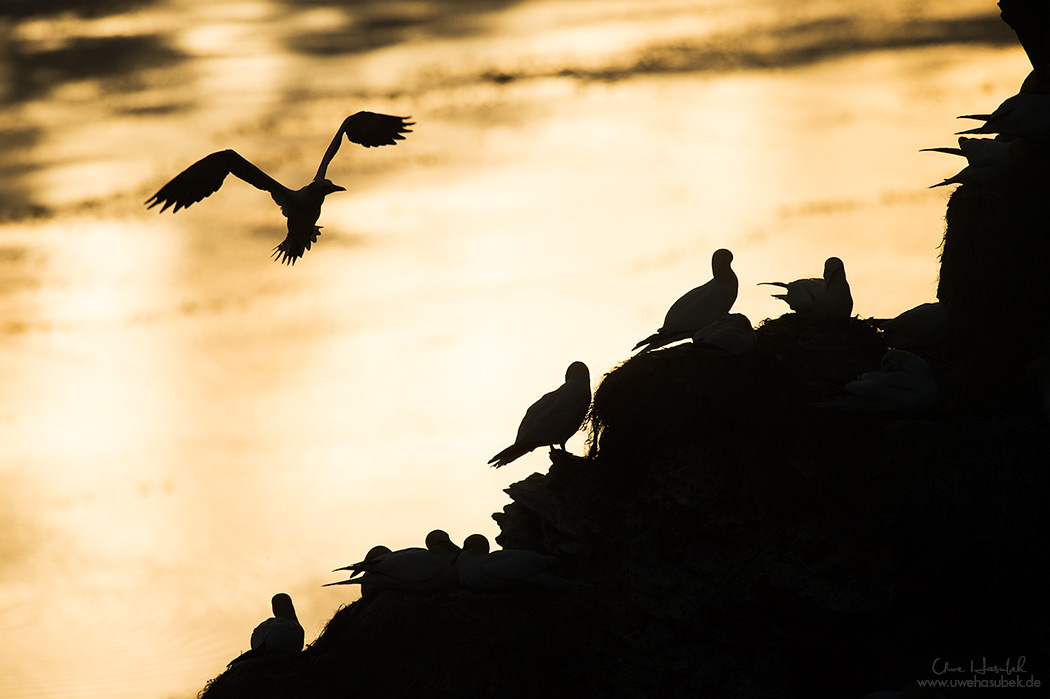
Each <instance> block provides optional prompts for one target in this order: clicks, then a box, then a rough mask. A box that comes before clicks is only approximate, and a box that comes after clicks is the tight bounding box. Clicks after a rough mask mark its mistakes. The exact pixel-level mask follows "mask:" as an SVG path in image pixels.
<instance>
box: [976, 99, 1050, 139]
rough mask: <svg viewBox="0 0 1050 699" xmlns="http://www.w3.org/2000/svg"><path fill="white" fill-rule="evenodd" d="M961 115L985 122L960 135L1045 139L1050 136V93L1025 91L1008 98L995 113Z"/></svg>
mask: <svg viewBox="0 0 1050 699" xmlns="http://www.w3.org/2000/svg"><path fill="white" fill-rule="evenodd" d="M959 118H960V119H977V120H978V121H983V122H984V123H983V124H981V125H980V126H978V127H976V128H973V129H968V130H966V131H959V132H958V133H959V134H999V135H1000V137H1001V138H1002V140H1005V141H1011V140H1013V139H1015V138H1024V139H1026V140H1029V141H1045V140H1047V139H1050V95H1048V94H1045V93H1038V92H1021V93H1018V94H1016V95H1014V96H1013V97H1008V98H1007V99H1006V100H1004V101H1003V103H1002V104H1000V105H999V106H998V107H996V109H995V111H994V112H992V113H991V114H963V115H962V116H960V117H959Z"/></svg>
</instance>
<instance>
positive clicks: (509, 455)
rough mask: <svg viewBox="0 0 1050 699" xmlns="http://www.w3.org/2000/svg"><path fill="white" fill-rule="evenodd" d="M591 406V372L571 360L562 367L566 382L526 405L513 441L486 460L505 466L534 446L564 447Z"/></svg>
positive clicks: (495, 466) (582, 364)
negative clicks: (564, 367)
mask: <svg viewBox="0 0 1050 699" xmlns="http://www.w3.org/2000/svg"><path fill="white" fill-rule="evenodd" d="M590 407H591V372H590V371H589V370H588V369H587V365H586V364H584V363H583V362H573V363H572V364H570V365H569V368H568V369H566V370H565V383H563V384H562V385H561V386H559V387H558V388H556V389H555V390H553V391H551V392H550V393H546V394H544V395H543V396H542V397H541V398H540V399H539V400H538V401H536V402H535V403H533V404H532V405H531V406H529V409H528V410H526V411H525V417H523V418H522V419H521V424H520V425H518V434H517V436H516V437H515V438H514V444H511V445H510V446H509V447H507V448H506V449H504V450H503V451H501V452H500V453H498V454H496V455H495V456H493V457H492V458H491V459H489V463H490V464H492V465H493V467H494V468H499V467H500V466H506V465H507V464H509V463H510V462H511V461H514V459H517V458H518V457H519V456H524V455H525V454H528V453H529V452H530V451H532V450H533V449H536V448H537V447H544V446H551V447H552V448H553V446H554V445H555V444H557V445H559V446H561V448H562V449H563V450H564V449H565V443H566V442H568V441H569V438H570V437H572V436H573V435H574V434H576V432H577V431H578V430H579V429H580V425H582V424H583V420H584V418H586V417H587V409H588V408H590Z"/></svg>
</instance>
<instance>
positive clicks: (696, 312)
mask: <svg viewBox="0 0 1050 699" xmlns="http://www.w3.org/2000/svg"><path fill="white" fill-rule="evenodd" d="M732 262H733V253H731V252H730V251H728V250H725V249H720V250H715V252H714V254H713V255H712V256H711V272H712V276H713V279H711V281H709V282H707V283H706V284H703V285H702V286H698V287H696V288H695V289H692V290H691V291H689V292H687V293H686V294H685V295H684V296H682V297H681V298H680V299H678V300H677V301H675V302H674V303H673V304H671V308H670V309H668V311H667V315H665V316H664V324H663V325H662V326H660V329H659V330H657V331H656V332H655V333H653V334H652V335H650V336H649V337H647V338H645V339H644V340H642V341H641V342H639V343H638V344H637V345H635V346H634V349H638V348H639V347H641V348H642V352H648V351H649V350H651V349H656V348H657V347H663V346H664V345H667V344H670V343H672V342H677V341H678V340H685V339H686V338H690V337H692V336H693V335H694V334H695V333H696V332H697V331H698V330H700V329H701V328H704V327H706V326H708V325H710V324H711V323H713V322H715V321H716V320H718V319H719V318H721V317H722V316H724V315H725V314H726V313H729V309H730V308H732V307H733V303H735V302H736V294H737V290H738V288H739V282H738V281H737V278H736V273H735V272H733V268H732V266H731V265H732Z"/></svg>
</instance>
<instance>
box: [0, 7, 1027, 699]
mask: <svg viewBox="0 0 1050 699" xmlns="http://www.w3.org/2000/svg"><path fill="white" fill-rule="evenodd" d="M904 5H906V4H902V5H901V7H903V6H904ZM391 7H392V8H393V9H391V10H390V11H391V12H398V13H401V14H400V15H399V16H400V19H401V21H402V22H403V23H408V22H409V20H412V19H413V17H416V15H420V17H422V18H420V17H416V19H415V20H413V21H416V22H417V24H411V23H409V24H408V25H407V26H411V27H414V29H412V30H411V31H407V30H406V33H405V34H404V36H401V40H400V41H397V42H394V43H390V44H389V45H382V44H377V45H376V46H375V48H373V49H372V50H367V51H358V52H340V51H336V50H332V49H331V47H332V46H334V45H338V41H339V37H340V33H347V34H348V35H349V36H353V37H358V38H359V36H358V34H354V32H358V31H360V29H359V27H360V26H362V23H365V22H366V21H367V20H369V17H368V16H367V13H366V12H365V10H360V11H358V12H356V13H355V12H354V11H340V10H336V9H332V8H327V9H323V8H316V9H312V10H309V11H300V10H298V9H296V8H295V5H283V4H280V3H273V2H240V3H222V4H212V3H206V2H201V3H196V2H189V1H188V0H179V1H172V2H161V3H156V4H153V5H150V6H147V7H145V8H144V9H142V10H141V11H140V12H139V13H138V14H134V15H131V14H129V15H120V16H117V17H108V18H102V19H98V20H92V21H78V22H72V23H71V21H69V20H67V19H63V18H58V19H36V20H32V21H29V22H25V23H22V24H21V25H16V26H15V29H13V30H12V29H10V28H9V29H8V30H9V31H13V32H14V33H15V34H14V35H15V36H16V37H17V38H19V40H20V41H22V42H23V45H25V46H29V47H35V50H40V51H43V50H44V48H45V47H48V46H52V47H53V46H63V45H66V44H68V43H69V42H71V41H74V40H75V39H76V38H77V37H82V36H102V37H105V36H113V35H121V34H132V35H134V34H144V35H145V34H150V33H158V34H160V35H162V36H163V37H165V38H166V39H167V41H168V45H169V46H171V47H175V49H177V50H178V51H180V52H183V53H184V54H185V55H186V56H188V58H186V59H184V60H182V61H178V62H175V63H166V62H164V61H160V60H158V61H154V62H150V61H145V62H144V63H143V65H142V66H141V67H139V68H136V69H135V70H132V71H130V72H128V73H126V74H123V75H122V77H121V78H120V79H119V80H117V79H113V80H106V79H93V78H79V79H69V80H64V81H59V82H56V83H55V84H52V85H50V86H49V87H48V89H43V90H40V91H39V93H38V94H35V95H34V94H30V95H28V96H25V97H23V98H20V99H18V100H12V101H11V102H10V104H9V105H8V107H7V108H6V109H5V110H4V112H3V114H2V116H0V132H2V133H3V134H4V141H3V143H5V144H6V143H9V142H10V143H12V144H13V145H12V146H11V147H10V149H9V155H10V156H11V157H10V159H9V162H10V163H11V165H10V167H9V168H8V169H7V170H5V171H4V172H3V173H2V174H0V177H2V178H3V182H4V184H5V190H6V192H7V195H6V198H5V199H4V206H5V208H6V209H7V211H6V212H5V213H6V215H7V218H6V219H5V222H4V223H3V224H0V236H2V237H0V268H2V270H3V274H2V277H0V292H2V293H0V309H2V312H3V316H2V318H0V329H2V331H3V336H2V340H0V385H2V387H3V391H4V396H5V401H4V403H3V405H2V407H0V443H2V444H3V445H4V447H3V449H4V458H3V460H2V462H0V484H2V485H3V487H2V488H0V637H3V638H5V639H9V642H8V643H6V644H4V646H3V648H0V668H3V671H0V696H3V697H10V698H18V699H22V698H29V697H34V698H36V697H40V698H51V697H56V698H57V697H85V698H87V699H94V698H95V697H99V698H101V697H106V698H107V699H122V698H123V697H128V698H130V697H136V698H137V699H150V698H151V697H173V696H174V697H185V696H192V695H193V694H194V693H195V692H196V691H197V690H198V689H199V688H200V687H201V686H202V685H203V684H204V682H205V681H206V680H207V679H208V678H210V677H212V676H214V675H215V674H217V673H218V672H219V671H220V670H221V669H222V667H223V665H224V664H225V662H226V661H227V660H229V659H230V658H232V657H234V656H235V655H236V654H237V653H238V652H239V651H240V650H243V649H244V648H245V647H246V645H247V641H248V635H249V633H250V631H251V628H252V627H253V626H254V624H256V623H257V622H258V621H260V620H261V619H263V618H265V617H266V616H267V615H268V614H269V598H270V596H271V595H272V594H273V593H274V592H276V591H279V590H282V591H286V592H288V593H290V594H291V595H292V597H293V599H294V600H295V603H296V607H297V610H298V612H299V617H300V619H301V620H302V621H303V623H304V626H305V627H306V629H307V639H308V640H310V639H312V638H313V637H315V636H316V634H317V632H318V631H319V630H320V626H321V625H322V624H323V622H324V621H325V620H326V619H328V618H329V617H330V616H331V613H332V612H333V611H334V610H335V609H336V607H337V606H338V605H339V604H341V603H344V602H347V601H349V599H351V595H352V594H353V592H352V591H350V590H347V589H345V588H338V587H337V588H324V589H322V588H321V585H322V584H323V583H325V582H330V581H332V580H334V579H337V577H336V575H335V574H332V573H330V572H329V571H330V570H331V569H332V568H335V567H337V566H339V565H343V564H345V563H348V562H350V561H351V560H356V559H358V558H360V556H361V555H362V554H363V553H364V551H366V550H367V549H368V548H369V547H370V546H371V545H373V544H375V543H380V542H382V543H385V544H387V545H389V546H391V547H400V546H408V545H419V544H420V542H421V541H422V538H423V536H424V534H425V533H426V532H427V531H428V530H430V529H431V528H434V527H441V528H444V529H446V530H447V531H449V532H450V533H451V534H452V536H453V538H454V539H457V540H462V538H464V537H465V536H466V535H468V534H470V533H472V532H476V531H477V532H482V533H485V534H488V535H489V536H493V535H495V534H496V532H497V530H496V527H495V525H494V523H493V522H492V521H491V519H490V518H489V515H490V513H492V512H494V511H498V510H499V509H501V508H502V507H503V505H504V504H505V503H506V501H507V500H506V497H505V496H504V494H503V493H502V492H501V491H502V488H505V487H506V486H507V485H508V484H509V483H511V482H513V481H516V480H519V479H521V478H523V477H525V476H526V475H527V474H529V473H531V472H532V471H533V470H543V469H545V468H546V464H547V459H546V455H545V454H544V453H543V452H542V451H539V452H536V453H533V454H531V455H528V456H526V457H523V458H522V459H521V460H519V461H518V462H515V463H514V464H512V465H510V466H508V467H506V468H504V469H501V470H499V471H494V470H491V469H488V468H487V467H486V466H485V462H486V460H487V459H488V458H489V457H490V456H491V455H492V454H494V453H495V452H497V451H498V450H500V449H501V448H503V447H504V446H506V445H507V444H509V442H510V440H511V439H512V438H513V434H514V431H515V429H516V427H517V423H518V421H519V419H520V418H521V415H522V413H523V411H524V409H525V408H526V407H527V406H528V405H529V404H530V403H531V402H532V401H533V400H535V399H536V398H537V397H538V396H539V395H540V394H541V393H543V392H545V391H548V390H550V389H552V388H554V387H555V386H556V385H558V383H560V381H561V377H562V375H563V373H564V370H565V367H566V366H567V365H568V364H569V363H570V362H571V361H573V360H577V359H578V360H583V361H585V362H587V363H588V365H589V366H590V368H591V372H592V377H593V378H594V379H595V381H596V382H597V379H598V377H600V376H601V375H602V374H603V373H605V372H606V371H608V370H610V369H611V368H613V367H614V366H615V365H616V364H617V363H618V362H620V361H622V360H623V359H625V358H627V357H628V356H629V350H630V348H631V347H632V346H633V345H634V343H635V342H636V341H637V340H639V339H641V338H642V337H644V336H646V335H648V334H649V333H650V332H652V331H653V330H654V329H655V328H656V327H657V326H658V325H659V324H660V321H661V320H662V318H663V314H664V312H665V311H666V309H667V307H668V306H669V305H670V303H671V302H672V301H674V300H675V299H676V298H677V297H678V296H679V295H681V293H683V292H684V291H686V290H688V289H689V288H691V287H693V286H696V285H697V284H699V283H702V282H704V281H706V280H707V279H708V278H709V276H710V254H711V252H712V251H713V250H714V249H715V248H718V247H729V248H731V249H732V250H733V251H734V253H735V255H736V262H735V263H734V267H735V269H736V271H737V274H738V275H739V277H740V279H741V292H740V297H739V300H738V302H737V305H736V310H738V311H741V312H744V313H746V314H747V315H748V316H749V317H750V318H751V319H752V321H753V322H755V323H757V322H759V321H761V320H762V319H763V318H766V317H775V316H777V315H779V314H780V313H782V312H783V311H784V310H785V309H784V308H783V305H782V304H781V303H780V302H778V301H775V300H772V299H771V298H770V297H769V295H768V294H769V292H768V288H765V287H758V286H756V285H755V284H756V283H757V282H759V281H767V280H777V279H788V280H790V279H794V278H797V277H801V276H816V275H818V274H819V273H820V270H821V268H822V265H823V261H824V259H825V258H826V257H828V256H829V255H837V256H839V257H841V258H843V259H844V260H845V263H846V268H847V272H848V274H849V277H850V280H851V283H852V287H853V295H854V299H855V301H856V304H855V311H856V312H857V313H859V314H861V315H862V316H887V315H893V314H896V313H897V312H899V311H901V310H904V309H906V308H909V307H911V306H913V305H916V304H918V303H922V302H925V301H928V300H931V299H932V297H933V294H934V290H935V283H936V274H937V246H938V244H939V242H940V238H941V233H942V218H943V214H944V202H945V197H946V192H945V191H944V190H941V189H938V190H929V189H927V186H928V185H929V184H932V183H933V182H937V181H939V180H941V179H942V178H943V177H945V176H947V175H950V174H952V173H954V172H955V171H956V170H957V169H958V167H959V166H960V165H959V163H957V162H954V160H953V159H952V158H949V157H948V156H944V155H937V154H931V153H919V152H918V150H919V149H920V148H924V147H930V146H938V145H951V144H952V142H953V136H952V135H951V133H952V131H954V130H957V128H958V124H957V122H956V121H955V119H954V116H955V115H956V114H962V113H970V112H974V111H981V110H987V109H989V108H992V107H994V106H995V105H996V104H998V102H999V101H1001V100H1002V99H1003V98H1005V97H1007V96H1009V95H1010V94H1012V93H1013V92H1014V91H1015V90H1016V87H1017V85H1018V84H1019V83H1020V80H1021V79H1022V78H1023V77H1024V74H1025V72H1026V62H1025V58H1024V56H1023V54H1022V53H1021V52H1020V50H1019V49H1016V48H1012V47H1011V48H1003V47H996V46H980V45H977V46H973V45H970V46H963V45H959V44H947V45H943V46H937V45H934V46H926V47H914V48H909V49H897V50H893V51H889V50H877V49H874V48H873V49H871V50H867V51H862V52H845V53H842V54H832V55H830V56H827V57H824V58H823V59H822V60H817V61H814V62H801V63H792V64H791V65H789V66H786V67H780V68H774V69H771V70H759V69H757V68H754V67H751V68H748V67H747V66H746V65H745V66H744V67H742V68H740V67H738V68H737V69H734V70H728V71H724V70H712V69H711V68H710V66H708V65H707V64H706V63H705V64H703V65H702V66H699V67H696V68H695V69H692V68H689V66H688V65H685V66H684V67H679V68H675V69H673V70H672V69H667V67H666V65H665V66H664V68H663V69H660V70H645V69H642V68H640V67H639V65H640V64H639V62H638V56H640V55H641V56H645V55H649V53H652V46H653V45H660V46H665V47H666V45H668V44H671V45H674V44H675V43H676V42H678V43H681V42H682V41H686V40H688V41H691V42H693V43H698V42H699V43H701V44H702V43H703V42H702V41H701V38H702V37H703V36H704V35H705V34H707V33H710V34H711V35H712V36H723V35H724V36H731V35H733V34H734V32H737V33H739V32H741V31H752V30H753V31H754V32H758V31H759V30H761V31H767V32H768V31H772V30H773V29H775V28H776V27H778V26H782V25H785V23H787V24H790V23H791V22H796V23H797V22H800V21H802V20H809V19H822V18H823V19H828V18H831V19H838V18H840V17H841V16H846V17H848V18H849V17H852V18H853V19H854V20H856V21H858V22H861V23H862V24H863V22H874V21H876V20H878V21H881V22H888V23H890V24H892V23H893V22H894V21H899V20H902V19H903V18H905V17H906V16H907V15H906V13H905V12H904V11H903V10H902V9H900V8H899V7H898V5H897V4H895V3H885V4H884V5H879V6H878V8H877V9H876V10H873V9H870V8H869V9H865V10H862V12H868V13H869V16H858V15H842V14H841V13H844V12H846V11H845V10H842V9H837V8H834V7H825V6H823V5H820V4H813V5H809V4H801V3H800V4H796V10H795V11H794V13H787V14H784V13H782V12H781V11H780V10H778V9H777V7H779V5H775V4H767V3H762V2H757V1H756V2H752V3H747V4H741V3H715V2H712V3H709V4H706V5H705V4H698V3H692V2H689V3H686V2H671V1H666V2H653V1H649V0H647V1H646V2H616V3H609V2H601V3H598V2H573V3H554V2H532V3H523V4H520V5H515V4H510V3H508V8H507V9H506V10H505V11H493V12H489V13H474V14H471V13H464V14H462V15H457V14H456V13H449V14H448V15H447V16H440V17H438V16H435V15H427V12H428V9H427V8H428V7H429V6H428V5H426V4H419V3H415V4H411V6H409V5H405V6H402V5H400V4H396V3H395V4H392V5H391ZM977 10H980V11H982V12H984V13H985V14H988V15H994V7H993V6H992V3H973V4H970V5H968V6H966V7H962V6H958V5H955V4H952V5H947V4H946V5H943V6H942V5H939V4H931V5H930V9H929V10H928V13H929V16H930V17H939V16H941V15H944V16H949V17H951V16H956V15H958V16H968V13H970V12H972V11H977ZM413 13H416V14H415V15H414V14H413ZM428 18H429V19H428ZM832 24H833V25H834V26H835V27H838V26H839V25H837V24H834V23H832ZM431 25H433V26H434V27H437V29H433V30H431V29H429V28H430V27H431ZM863 26H867V25H866V24H864V25H863ZM748 28H752V29H748ZM755 28H757V29H755ZM829 31H830V30H829ZM836 31H838V30H836ZM891 33H892V32H891ZM712 41H713V40H712ZM783 41H787V40H786V39H783ZM296 42H299V43H302V42H308V43H310V45H311V46H314V47H315V48H316V47H318V46H321V47H322V48H325V50H323V51H322V50H320V49H317V50H315V51H314V52H312V53H309V52H295V51H291V50H288V47H289V46H290V45H297V43H296ZM728 45H733V42H731V41H730V42H728ZM686 48H688V47H686ZM774 48H775V47H774ZM647 52H648V53H647ZM656 54H658V55H659V56H662V57H663V58H661V59H660V60H664V61H666V59H667V56H668V55H669V54H668V53H667V51H666V50H663V51H658V52H656ZM686 54H688V51H686V50H685V49H683V54H682V55H686ZM773 54H776V51H773ZM675 55H677V54H675ZM689 55H691V54H689ZM653 60H655V59H653ZM705 60H706V59H705ZM121 81H123V82H121ZM10 91H11V92H14V88H11V90H10ZM363 108H368V109H373V110H376V111H385V112H388V113H397V114H412V115H413V116H414V117H415V119H416V121H417V122H418V125H417V127H416V130H415V132H414V133H413V134H411V135H410V137H409V139H408V140H407V141H405V142H404V143H402V144H400V145H398V146H397V147H396V148H385V149H376V150H369V151H365V150H363V149H360V148H356V147H351V146H344V149H345V150H344V151H341V152H340V155H339V156H338V158H337V159H336V161H335V163H334V164H333V166H332V168H331V170H330V176H331V177H332V178H333V179H334V180H335V181H336V182H338V183H341V184H343V185H344V186H346V187H347V189H348V192H346V193H345V194H340V195H337V196H333V197H332V198H330V200H329V201H328V202H327V203H326V205H325V209H324V212H323V214H322V218H321V221H320V223H321V224H322V225H324V226H325V228H324V231H323V234H322V236H321V239H320V241H319V243H318V245H317V246H316V247H315V249H314V250H312V251H311V252H309V253H307V255H306V257H305V258H304V259H303V260H302V261H301V262H300V263H299V264H297V265H296V266H295V267H294V268H287V267H284V266H280V265H276V264H274V263H272V262H271V261H270V260H269V258H268V253H269V250H270V249H271V248H272V247H273V246H274V245H276V244H277V243H278V242H279V241H280V239H281V238H282V237H283V234H284V233H283V220H282V219H281V217H280V216H279V215H278V212H277V211H276V207H274V206H273V204H272V202H270V201H269V198H268V197H267V196H266V195H265V194H262V193H260V192H257V191H255V190H253V189H252V188H250V187H248V186H247V185H244V184H243V183H239V182H235V181H232V180H231V181H229V182H228V183H227V184H226V186H224V188H223V190H222V191H221V192H220V193H218V194H217V195H215V196H213V197H212V198H210V199H208V200H206V201H205V202H202V203H201V204H198V205H196V206H194V207H193V208H191V209H190V210H187V211H185V212H180V213H179V214H178V215H177V216H172V215H171V214H170V213H167V214H164V215H162V216H158V215H157V214H156V213H155V211H150V212H147V211H145V209H144V207H143V206H142V204H141V202H143V201H144V200H145V199H146V198H147V197H148V196H149V195H150V194H152V192H153V191H155V190H156V189H157V188H158V187H159V186H160V185H161V184H163V183H164V182H165V181H166V180H167V179H168V178H170V177H171V176H173V175H174V174H176V173H177V172H178V171H179V170H181V169H182V168H184V167H185V166H186V165H188V164H189V163H191V162H193V161H194V160H195V159H197V158H199V157H201V156H203V155H205V154H207V153H209V152H211V151H213V150H218V149H220V148H226V147H232V148H236V149H237V150H238V151H239V152H241V153H242V154H243V155H245V156H246V157H248V158H249V159H250V160H252V161H253V162H255V163H257V164H258V165H260V166H261V167H263V168H264V169H265V170H267V171H268V172H270V173H271V174H272V175H274V176H275V177H276V178H277V179H279V180H281V181H283V182H284V183H285V184H287V185H289V186H293V187H298V186H301V185H302V184H304V183H305V182H306V181H307V179H308V178H309V177H310V176H311V175H312V173H313V171H314V169H315V168H316V165H317V161H318V159H319V157H320V154H321V152H323V149H324V146H325V145H326V143H327V141H328V139H329V138H330V137H331V134H332V132H333V131H334V129H335V128H336V126H337V125H338V123H339V122H340V120H341V119H342V118H343V117H344V116H346V114H348V113H350V112H352V111H356V110H358V109H363ZM27 124H28V125H30V132H31V133H30V132H27V131H26V128H27V127H26V125H27ZM12 134H13V135H12ZM15 195H18V196H17V197H16V196H15ZM570 447H571V448H572V449H574V450H575V451H577V452H579V451H580V450H581V449H582V448H583V439H582V436H578V437H576V438H575V439H574V440H573V441H572V442H570Z"/></svg>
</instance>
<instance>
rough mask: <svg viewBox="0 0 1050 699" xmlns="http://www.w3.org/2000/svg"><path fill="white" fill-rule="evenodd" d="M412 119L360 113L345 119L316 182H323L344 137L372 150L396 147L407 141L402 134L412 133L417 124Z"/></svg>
mask: <svg viewBox="0 0 1050 699" xmlns="http://www.w3.org/2000/svg"><path fill="white" fill-rule="evenodd" d="M411 118H412V117H399V116H390V115H389V114H376V113H375V112H358V113H357V114H351V115H350V116H348V117H347V118H346V119H343V123H342V125H341V126H340V127H339V130H338V131H336V132H335V138H333V139H332V142H331V143H330V144H328V150H326V151H325V153H324V157H323V158H321V165H320V166H319V167H318V168H317V174H316V175H314V179H315V180H323V179H324V178H325V176H326V173H327V172H328V163H330V162H332V158H334V157H335V154H336V152H337V151H338V150H339V146H340V145H342V143H343V135H344V134H345V135H346V137H347V139H348V140H350V141H351V142H353V143H357V144H359V145H362V146H364V147H365V148H371V147H372V146H394V145H397V142H398V141H403V140H405V137H404V136H402V134H406V133H412V129H410V128H408V127H409V126H413V125H414V124H415V123H416V122H414V121H408V120H409V119H411Z"/></svg>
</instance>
